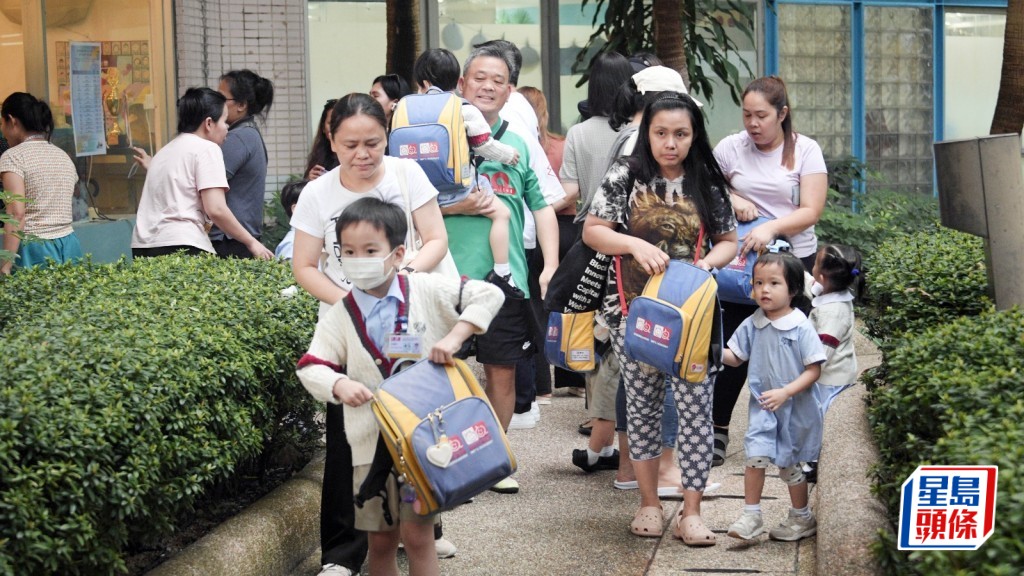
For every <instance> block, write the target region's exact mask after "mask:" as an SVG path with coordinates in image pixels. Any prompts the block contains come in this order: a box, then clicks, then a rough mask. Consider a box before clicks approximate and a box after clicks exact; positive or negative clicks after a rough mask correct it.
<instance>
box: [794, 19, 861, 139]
mask: <svg viewBox="0 0 1024 576" xmlns="http://www.w3.org/2000/svg"><path fill="white" fill-rule="evenodd" d="M777 8H778V11H779V75H780V76H781V77H782V79H783V80H785V81H786V88H787V90H788V91H789V100H790V107H791V108H792V114H793V127H794V129H795V130H796V131H797V132H800V133H803V134H807V135H808V136H810V137H811V138H814V139H815V140H816V141H817V142H818V144H819V145H820V146H821V149H822V152H824V154H825V157H826V158H827V159H831V158H841V157H844V156H849V155H850V154H852V151H853V150H852V133H851V120H850V118H851V115H852V102H851V100H850V85H851V82H852V80H851V76H850V9H849V7H847V6H807V5H798V4H779V5H778V6H777ZM808 39H813V42H811V41H808ZM871 65H872V64H871V63H870V62H869V63H868V66H869V68H870V67H871Z"/></svg>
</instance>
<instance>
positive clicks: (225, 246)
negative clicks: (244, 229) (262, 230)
mask: <svg viewBox="0 0 1024 576" xmlns="http://www.w3.org/2000/svg"><path fill="white" fill-rule="evenodd" d="M213 249H214V250H216V251H217V256H220V257H221V258H252V257H253V256H252V252H250V251H249V249H248V248H246V247H245V244H242V243H241V242H239V241H238V240H234V239H232V238H224V239H223V240H214V241H213Z"/></svg>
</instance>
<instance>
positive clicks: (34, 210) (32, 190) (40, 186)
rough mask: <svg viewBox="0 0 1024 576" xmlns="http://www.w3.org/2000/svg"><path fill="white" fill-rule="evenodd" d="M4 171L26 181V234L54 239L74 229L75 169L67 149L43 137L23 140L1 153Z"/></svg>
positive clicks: (1, 166) (0, 159) (76, 175)
mask: <svg viewBox="0 0 1024 576" xmlns="http://www.w3.org/2000/svg"><path fill="white" fill-rule="evenodd" d="M7 172H10V173H12V174H16V175H17V176H19V177H20V178H21V179H22V180H24V182H25V192H24V196H25V198H27V199H28V201H27V202H26V203H25V226H24V227H23V228H22V230H23V231H24V232H25V233H26V234H32V235H33V236H37V237H39V238H43V239H46V240H53V239H55V238H63V237H64V236H67V235H68V234H71V233H72V232H73V231H74V230H73V229H72V228H71V220H72V217H71V200H72V198H73V197H74V194H75V187H76V186H77V185H78V171H77V170H76V169H75V164H74V163H73V162H72V161H71V158H69V157H68V155H67V153H66V152H64V151H63V150H61V149H60V148H58V147H56V146H54V145H53V144H50V143H49V142H46V141H45V140H26V141H25V142H22V143H21V144H18V145H17V146H15V147H13V148H11V149H9V150H7V151H6V152H4V155H3V156H2V157H0V174H5V173H7Z"/></svg>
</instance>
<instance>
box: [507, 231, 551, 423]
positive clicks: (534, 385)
mask: <svg viewBox="0 0 1024 576" xmlns="http://www.w3.org/2000/svg"><path fill="white" fill-rule="evenodd" d="M526 263H527V266H528V267H529V277H528V279H527V282H528V285H529V287H530V298H529V299H528V300H527V302H526V303H527V308H528V309H529V310H530V314H529V316H528V318H527V320H528V325H529V330H530V337H531V339H532V340H533V354H530V355H529V356H527V357H526V358H523V359H522V360H520V361H518V362H516V406H515V413H516V414H522V413H524V412H529V410H530V406H531V405H532V404H533V401H534V400H536V399H537V395H538V394H550V393H551V370H550V368H549V365H548V362H547V359H546V358H545V357H544V350H543V349H542V348H541V347H542V346H543V345H544V339H543V338H544V335H543V332H542V329H541V328H540V324H539V322H540V318H541V317H542V316H543V314H544V300H543V299H542V298H541V297H540V273H541V271H542V270H543V269H544V255H543V254H542V253H541V251H540V248H534V249H530V250H527V251H526ZM544 326H545V327H547V321H546V320H545V321H544Z"/></svg>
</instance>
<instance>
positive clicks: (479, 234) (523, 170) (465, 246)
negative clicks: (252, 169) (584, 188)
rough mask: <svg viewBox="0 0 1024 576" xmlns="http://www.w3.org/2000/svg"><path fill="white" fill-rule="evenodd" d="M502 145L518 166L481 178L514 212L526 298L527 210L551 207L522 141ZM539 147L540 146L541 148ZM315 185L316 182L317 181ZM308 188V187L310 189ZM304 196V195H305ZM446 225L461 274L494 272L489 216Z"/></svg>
mask: <svg viewBox="0 0 1024 576" xmlns="http://www.w3.org/2000/svg"><path fill="white" fill-rule="evenodd" d="M500 125H501V122H497V123H495V125H494V126H491V132H492V134H493V133H495V132H497V130H498V128H499V126H500ZM498 140H499V141H501V142H503V143H505V144H508V145H510V146H514V147H515V148H516V150H518V151H519V163H518V164H516V165H515V166H508V165H506V164H499V163H497V162H493V161H490V160H488V161H486V162H484V163H482V164H480V168H479V170H480V175H481V176H484V177H486V178H487V179H488V180H489V181H490V183H491V188H492V189H493V190H494V194H495V195H496V196H497V198H498V200H500V201H502V202H504V203H505V206H507V207H508V209H509V212H511V217H510V218H509V238H508V244H509V250H508V256H509V265H510V266H511V267H512V278H513V280H515V283H516V286H518V287H519V288H520V289H521V290H522V291H523V292H525V293H526V296H527V297H529V295H530V294H529V291H528V290H529V288H528V286H527V282H526V276H527V268H526V252H525V251H524V250H525V249H524V247H523V243H524V239H523V226H524V219H525V215H524V212H526V210H525V209H524V203H525V205H526V206H525V208H526V209H529V210H540V209H541V208H543V207H545V206H547V205H548V203H547V201H546V200H545V199H544V196H543V195H542V194H541V191H540V186H539V185H538V183H537V175H536V174H535V173H534V172H533V170H531V169H530V166H529V158H530V152H529V151H528V150H527V148H526V143H525V142H523V139H522V138H520V137H519V136H517V135H516V134H514V133H513V132H512V131H511V130H506V131H505V133H504V134H502V135H501V138H499V139H498ZM538 145H539V144H538ZM314 182H316V181H315V180H314ZM307 188H308V187H307ZM302 194H303V196H305V194H306V193H305V191H303V193H302ZM444 225H445V228H446V229H447V230H448V249H449V250H451V253H452V258H454V259H455V266H456V267H457V268H458V269H459V272H460V273H462V274H464V275H466V276H468V277H469V278H474V279H477V280H482V279H483V278H484V277H486V276H487V273H488V272H490V271H491V269H493V268H494V255H493V254H491V245H490V243H489V242H488V237H489V234H490V231H491V220H490V218H488V217H486V216H477V215H474V216H465V215H453V216H445V217H444Z"/></svg>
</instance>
